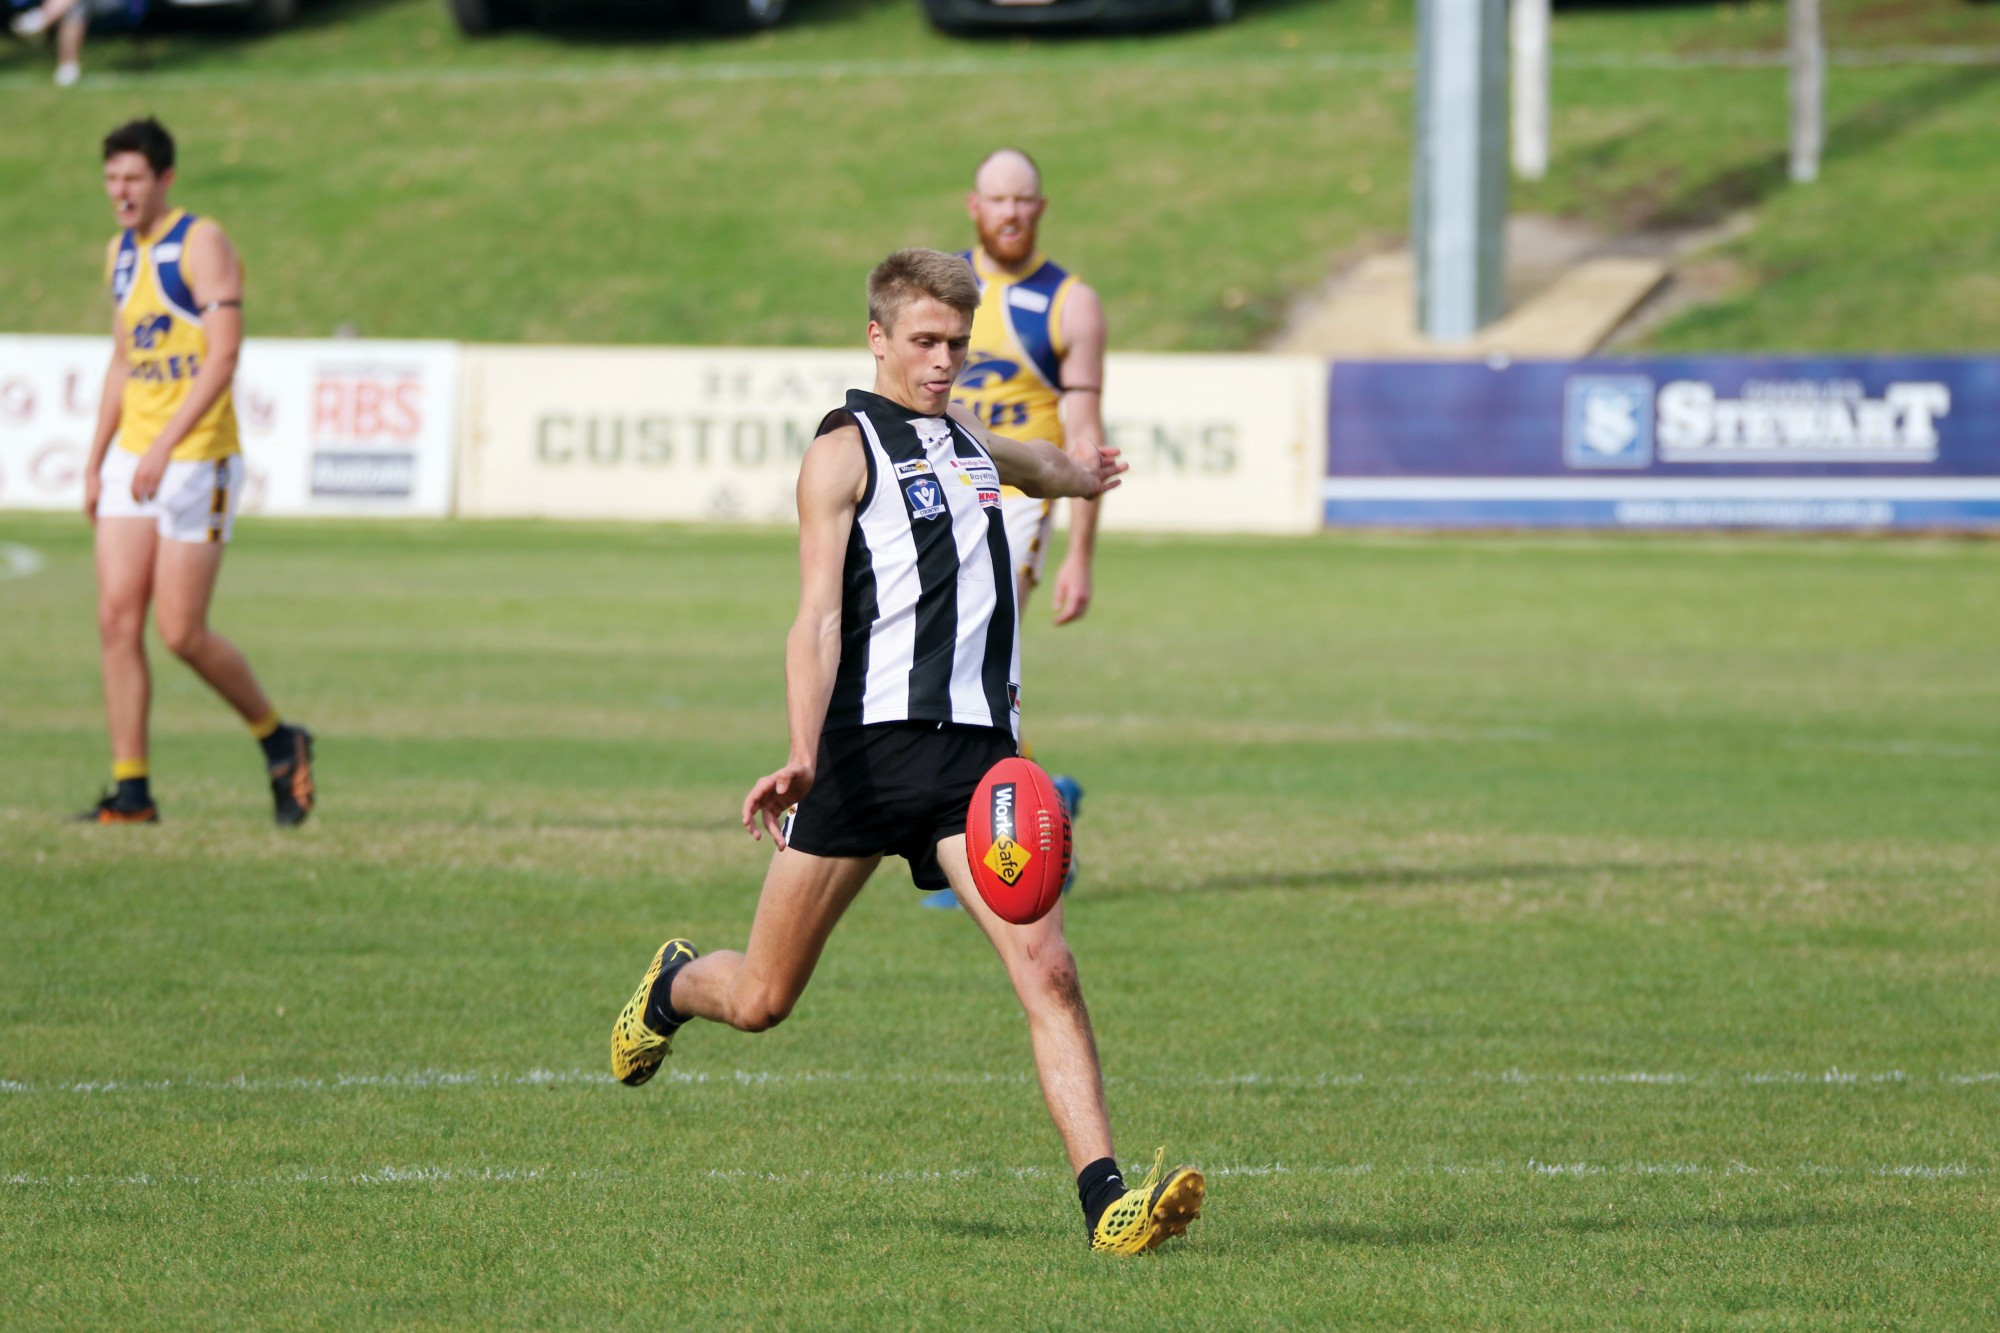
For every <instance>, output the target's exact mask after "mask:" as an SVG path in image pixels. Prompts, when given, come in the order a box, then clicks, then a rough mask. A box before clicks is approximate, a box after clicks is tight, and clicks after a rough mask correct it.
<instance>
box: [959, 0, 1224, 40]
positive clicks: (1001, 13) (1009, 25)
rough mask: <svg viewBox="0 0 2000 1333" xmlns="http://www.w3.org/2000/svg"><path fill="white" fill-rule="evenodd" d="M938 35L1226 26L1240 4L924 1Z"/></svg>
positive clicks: (1208, 0)
mask: <svg viewBox="0 0 2000 1333" xmlns="http://www.w3.org/2000/svg"><path fill="white" fill-rule="evenodd" d="M924 12H925V13H926V14H928V15H930V20H931V26H933V27H935V28H936V29H938V31H940V32H953V33H968V32H995V31H1015V32H1018V31H1020V30H1022V29H1027V28H1087V27H1088V28H1150V27H1157V26H1161V25H1164V24H1168V23H1188V22H1193V23H1228V22H1231V21H1233V20H1234V19H1235V17H1236V0H924Z"/></svg>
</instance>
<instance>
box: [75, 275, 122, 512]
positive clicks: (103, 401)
mask: <svg viewBox="0 0 2000 1333" xmlns="http://www.w3.org/2000/svg"><path fill="white" fill-rule="evenodd" d="M117 260H118V240H117V238H116V237H114V238H113V239H112V240H111V243H110V244H109V245H107V246H106V247H105V251H104V271H105V272H106V273H109V272H110V271H111V266H112V265H113V264H114V263H116V262H117ZM129 355H130V349H129V347H128V345H127V343H126V338H125V321H124V319H123V318H122V317H121V315H120V313H119V310H118V307H117V304H116V303H115V302H114V303H113V304H112V307H111V364H110V365H108V366H106V367H105V368H104V391H103V392H102V393H101V394H100V395H99V396H98V399H97V426H96V429H95V430H93V431H92V433H91V437H90V459H89V462H88V463H87V464H86V466H85V467H84V470H83V512H84V516H85V517H86V518H88V519H89V520H90V521H91V522H92V523H95V522H97V497H98V495H99V494H100V493H101V489H102V487H103V484H104V483H103V481H102V479H101V478H100V477H99V476H98V472H99V471H100V470H101V469H102V468H103V467H104V455H105V453H106V452H107V451H108V450H109V449H110V448H111V441H112V440H114V439H115V438H117V435H118V422H119V420H120V418H122V417H123V416H124V415H125V379H126V377H127V376H128V375H130V374H131V361H130V359H129Z"/></svg>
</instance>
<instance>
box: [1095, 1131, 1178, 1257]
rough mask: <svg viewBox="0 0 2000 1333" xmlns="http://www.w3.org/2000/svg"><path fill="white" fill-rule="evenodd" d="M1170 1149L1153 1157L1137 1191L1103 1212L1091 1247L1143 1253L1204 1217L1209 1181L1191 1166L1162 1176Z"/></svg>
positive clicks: (1163, 1150)
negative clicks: (1151, 1166) (1151, 1165)
mask: <svg viewBox="0 0 2000 1333" xmlns="http://www.w3.org/2000/svg"><path fill="white" fill-rule="evenodd" d="M1166 1160H1167V1150H1166V1149H1165V1148H1161V1149H1160V1150H1159V1151H1158V1152H1157V1153H1154V1154H1153V1169H1152V1170H1151V1171H1148V1172H1147V1173H1146V1178H1145V1179H1144V1180H1143V1181H1141V1182H1140V1183H1139V1187H1138V1188H1137V1189H1128V1190H1126V1191H1125V1193H1124V1194H1123V1195H1122V1196H1120V1197H1119V1199H1118V1201H1117V1202H1115V1203H1113V1204H1112V1205H1111V1206H1110V1207H1109V1208H1106V1209H1105V1210H1104V1215H1103V1216H1102V1217H1099V1218H1098V1219H1097V1225H1096V1226H1095V1227H1094V1228H1092V1229H1091V1233H1090V1248H1091V1249H1093V1250H1103V1251H1105V1252H1106V1253H1109V1254H1144V1253H1145V1252H1146V1251H1147V1250H1150V1249H1152V1248H1153V1247H1154V1246H1155V1245H1158V1244H1159V1243H1160V1242H1161V1241H1163V1240H1167V1239H1169V1238H1171V1237H1174V1236H1178V1235H1180V1234H1181V1233H1182V1232H1184V1231H1186V1230H1187V1229H1188V1223H1190V1222H1192V1221H1194V1220H1195V1219H1196V1218H1198V1217H1200V1216H1201V1201H1202V1198H1203V1195H1204V1192H1205V1191H1206V1189H1207V1182H1206V1181H1204V1180H1203V1179H1202V1178H1201V1172H1199V1171H1197V1170H1195V1169H1194V1168H1193V1167H1191V1166H1177V1167H1175V1168H1174V1169H1173V1170H1171V1171H1169V1172H1167V1173H1166V1176H1165V1178H1164V1179H1162V1178H1161V1175H1160V1167H1161V1166H1162V1165H1163V1164H1164V1163H1165V1162H1166Z"/></svg>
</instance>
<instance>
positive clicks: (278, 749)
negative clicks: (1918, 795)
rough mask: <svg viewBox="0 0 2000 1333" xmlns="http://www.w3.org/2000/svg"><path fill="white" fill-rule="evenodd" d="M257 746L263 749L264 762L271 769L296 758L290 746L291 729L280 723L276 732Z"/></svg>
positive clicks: (291, 745)
mask: <svg viewBox="0 0 2000 1333" xmlns="http://www.w3.org/2000/svg"><path fill="white" fill-rule="evenodd" d="M257 744H259V745H261V746H263V747H264V762H265V763H266V764H268V765H270V766H271V767H272V768H276V767H277V766H278V765H279V764H289V763H291V762H292V760H294V759H296V758H298V753H297V749H296V747H295V746H294V745H293V744H292V729H291V728H290V727H288V726H286V725H285V724H284V723H282V722H280V723H279V724H278V729H277V730H276V731H274V732H272V733H271V734H270V735H268V736H266V737H264V738H263V739H262V740H260V741H258V742H257Z"/></svg>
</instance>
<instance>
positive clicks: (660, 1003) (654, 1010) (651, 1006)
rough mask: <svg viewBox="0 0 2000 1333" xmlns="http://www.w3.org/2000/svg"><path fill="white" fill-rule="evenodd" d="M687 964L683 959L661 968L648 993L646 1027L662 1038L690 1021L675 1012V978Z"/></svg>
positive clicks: (684, 1015) (683, 1015) (686, 1016)
mask: <svg viewBox="0 0 2000 1333" xmlns="http://www.w3.org/2000/svg"><path fill="white" fill-rule="evenodd" d="M687 964H688V960H687V959H685V958H682V959H680V960H678V961H676V962H672V963H669V964H667V965H666V966H665V967H663V968H661V969H660V975H659V976H657V977H654V978H653V989H651V990H649V991H647V992H646V1026H647V1027H649V1028H651V1029H653V1031H655V1032H657V1033H659V1034H660V1035H661V1036H667V1035H669V1034H670V1033H672V1032H673V1030H674V1029H675V1028H677V1027H679V1026H680V1025H681V1024H683V1023H685V1022H687V1021H688V1015H686V1014H680V1013H675V1012H674V1004H673V996H674V978H675V977H676V976H678V975H679V974H680V970H681V969H682V968H683V967H686V966H687Z"/></svg>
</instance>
